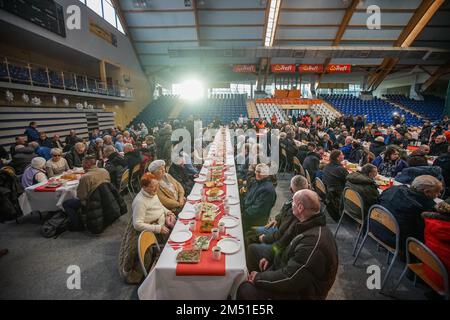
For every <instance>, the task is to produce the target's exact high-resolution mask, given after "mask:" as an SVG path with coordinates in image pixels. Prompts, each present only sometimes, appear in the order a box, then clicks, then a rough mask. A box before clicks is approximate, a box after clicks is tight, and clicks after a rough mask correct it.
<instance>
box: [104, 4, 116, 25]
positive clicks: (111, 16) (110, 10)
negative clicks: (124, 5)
mask: <svg viewBox="0 0 450 320" xmlns="http://www.w3.org/2000/svg"><path fill="white" fill-rule="evenodd" d="M103 13H104V17H103V18H105V20H106V21H108V22H109V23H110V24H112V25H113V26H114V27H117V26H116V11H115V10H114V6H113V5H112V4H111V2H110V1H108V0H103Z"/></svg>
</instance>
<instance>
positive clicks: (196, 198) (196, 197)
mask: <svg viewBox="0 0 450 320" xmlns="http://www.w3.org/2000/svg"><path fill="white" fill-rule="evenodd" d="M186 199H188V200H189V201H199V200H202V196H200V195H197V194H190V195H188V197H187V198H186Z"/></svg>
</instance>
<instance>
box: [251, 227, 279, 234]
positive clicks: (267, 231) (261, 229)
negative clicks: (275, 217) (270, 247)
mask: <svg viewBox="0 0 450 320" xmlns="http://www.w3.org/2000/svg"><path fill="white" fill-rule="evenodd" d="M277 230H278V227H270V228H268V229H266V228H265V227H264V226H261V227H256V229H255V231H256V234H257V235H258V236H260V235H262V234H272V233H274V232H275V231H277Z"/></svg>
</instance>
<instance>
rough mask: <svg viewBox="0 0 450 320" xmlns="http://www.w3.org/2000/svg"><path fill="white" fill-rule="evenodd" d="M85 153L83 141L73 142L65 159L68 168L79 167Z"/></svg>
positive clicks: (81, 164)
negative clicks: (73, 144)
mask: <svg viewBox="0 0 450 320" xmlns="http://www.w3.org/2000/svg"><path fill="white" fill-rule="evenodd" d="M85 155H86V145H85V144H84V143H83V142H77V143H75V146H74V147H73V149H72V150H71V151H70V152H68V153H67V154H66V160H67V164H68V165H69V168H70V169H73V168H81V167H82V166H83V158H84V156H85Z"/></svg>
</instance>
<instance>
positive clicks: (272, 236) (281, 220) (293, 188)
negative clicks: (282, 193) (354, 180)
mask: <svg viewBox="0 0 450 320" xmlns="http://www.w3.org/2000/svg"><path fill="white" fill-rule="evenodd" d="M308 188H309V184H308V180H306V178H305V177H303V176H301V175H296V176H294V177H293V178H292V179H291V184H290V186H289V191H290V192H291V193H292V196H293V195H294V193H296V192H297V191H299V190H303V189H308ZM292 221H294V216H293V215H292V198H291V199H289V200H288V201H286V202H285V203H284V205H283V207H282V208H281V210H280V213H279V214H277V215H276V216H275V218H274V219H271V220H270V221H269V223H267V224H266V225H265V226H260V227H256V228H255V229H254V230H251V231H249V232H247V234H246V244H247V246H248V245H249V244H251V243H255V244H254V245H255V248H254V249H255V250H258V246H260V245H262V246H264V245H269V244H272V243H274V242H275V241H277V240H278V239H279V238H280V237H281V236H282V235H283V234H284V233H285V232H286V230H287V229H288V227H289V226H290V224H291V223H292ZM251 246H253V244H252V245H250V246H249V248H250V247H251ZM248 252H249V251H248V250H247V253H248ZM248 261H249V258H248V257H247V262H248ZM256 263H257V262H256Z"/></svg>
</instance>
